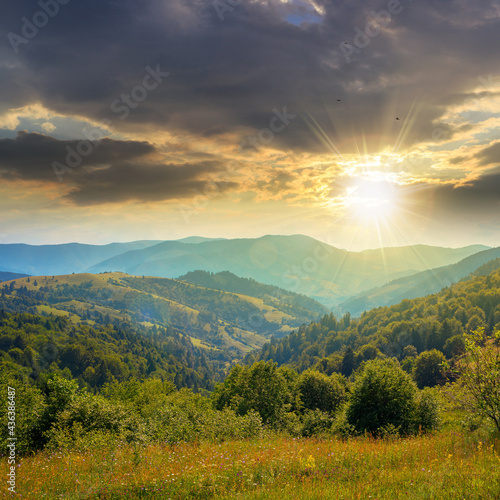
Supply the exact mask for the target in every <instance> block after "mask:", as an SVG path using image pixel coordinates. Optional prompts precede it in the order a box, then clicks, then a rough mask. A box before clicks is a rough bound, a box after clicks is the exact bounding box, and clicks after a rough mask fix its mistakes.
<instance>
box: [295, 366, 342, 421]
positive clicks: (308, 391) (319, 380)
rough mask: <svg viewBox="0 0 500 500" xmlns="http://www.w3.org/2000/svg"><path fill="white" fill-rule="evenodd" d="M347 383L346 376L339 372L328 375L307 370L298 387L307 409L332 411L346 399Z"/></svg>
mask: <svg viewBox="0 0 500 500" xmlns="http://www.w3.org/2000/svg"><path fill="white" fill-rule="evenodd" d="M345 385H346V384H345V379H344V377H343V376H342V375H339V374H337V373H336V374H334V375H332V376H331V377H328V376H326V375H324V374H323V373H320V372H317V371H313V370H307V371H305V372H304V373H302V375H301V376H300V379H299V386H298V388H299V391H300V397H301V400H302V404H303V406H304V408H305V409H307V410H316V409H317V410H321V411H322V412H330V413H331V412H335V411H336V410H337V408H338V407H339V406H340V405H341V404H342V403H343V402H344V401H345V398H346V389H345Z"/></svg>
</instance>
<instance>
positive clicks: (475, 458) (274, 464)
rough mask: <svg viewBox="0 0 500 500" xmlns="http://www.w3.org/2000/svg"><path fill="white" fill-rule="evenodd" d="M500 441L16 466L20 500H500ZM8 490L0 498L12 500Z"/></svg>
mask: <svg viewBox="0 0 500 500" xmlns="http://www.w3.org/2000/svg"><path fill="white" fill-rule="evenodd" d="M499 453H500V440H499V439H491V438H490V439H484V438H483V439H482V440H481V437H480V436H477V435H464V434H459V433H457V432H454V431H446V432H441V433H438V434H435V435H432V436H420V437H416V438H412V439H401V440H394V441H382V440H373V439H369V438H354V439H350V440H349V441H341V440H331V439H324V440H321V439H293V438H285V437H278V438H273V439H271V438H265V439H260V440H251V441H236V442H224V443H221V444H210V443H199V444H177V445H173V446H160V445H149V446H147V447H137V446H133V445H123V446H100V447H95V448H94V449H92V450H91V451H86V452H80V453H78V452H64V453H63V452H55V453H40V454H38V455H36V456H32V457H27V458H24V459H22V460H21V462H20V467H18V472H17V496H19V498H23V499H44V498H46V499H57V498H64V499H86V500H91V499H92V500H94V499H95V500H97V499H116V500H118V499H120V500H121V499H135V498H141V499H162V500H166V499H172V500H173V499H179V500H180V499H207V498H221V499H222V498H227V499H245V500H246V499H261V500H273V499H276V500H278V499H279V500H283V499H294V500H295V499H304V500H305V499H308V500H310V499H373V500H376V499H377V500H385V499H457V500H458V499H460V500H462V499H465V500H472V499H499V498H500V456H499ZM11 495H12V494H10V493H9V492H8V491H7V489H6V486H5V485H4V486H3V487H2V498H9V497H10V496H11Z"/></svg>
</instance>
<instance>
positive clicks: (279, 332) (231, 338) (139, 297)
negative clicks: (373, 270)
mask: <svg viewBox="0 0 500 500" xmlns="http://www.w3.org/2000/svg"><path fill="white" fill-rule="evenodd" d="M253 286H254V288H255V289H257V290H258V289H259V284H258V283H254V284H253ZM0 290H1V297H0V307H3V308H4V309H5V310H6V311H9V312H29V313H34V314H42V313H46V314H57V315H64V316H65V317H67V318H69V319H70V320H71V321H73V322H75V323H79V322H82V321H83V322H87V323H88V324H90V325H94V324H104V325H105V324H107V323H109V322H110V321H116V320H118V321H125V322H128V323H132V324H139V325H142V326H146V327H153V326H154V325H155V324H156V325H159V326H163V327H170V328H174V329H175V330H176V331H178V332H181V333H183V334H186V335H189V336H190V337H191V339H192V341H193V343H194V344H196V345H199V346H201V347H203V346H204V347H205V348H207V349H215V350H219V351H221V353H223V354H225V355H228V356H229V357H228V358H227V359H234V358H238V357H240V356H241V355H242V354H244V353H246V352H249V351H250V350H252V349H255V348H259V347H260V346H262V345H263V344H264V343H265V342H266V341H267V339H269V338H270V337H271V336H272V335H274V336H277V337H281V336H284V335H286V334H288V333H289V332H290V331H291V330H292V329H293V328H296V327H298V326H300V325H301V324H303V323H306V322H310V321H312V320H315V319H316V318H318V317H319V315H320V313H324V309H323V308H322V307H321V305H320V304H317V303H315V302H314V301H312V300H311V299H307V298H304V299H305V304H304V305H303V306H302V307H293V306H291V305H290V304H288V303H287V302H286V301H284V300H280V298H279V297H277V296H270V295H266V294H265V293H263V292H262V293H261V295H262V297H261V298H257V297H254V296H247V295H244V294H241V293H234V292H225V291H222V290H213V289H210V288H206V287H203V286H200V285H196V284H192V283H187V282H182V281H178V280H173V279H167V278H151V277H148V278H145V277H135V276H129V275H126V274H123V273H105V274H100V275H93V274H74V275H63V276H38V277H31V278H22V279H16V280H15V281H11V282H7V283H4V284H3V287H1V288H0ZM284 293H285V295H286V297H294V294H291V293H288V294H286V292H284ZM301 300H302V299H301V298H300V297H299V296H295V302H296V303H297V304H300V302H301ZM308 304H313V305H314V306H315V310H309V309H308V308H307V305H308Z"/></svg>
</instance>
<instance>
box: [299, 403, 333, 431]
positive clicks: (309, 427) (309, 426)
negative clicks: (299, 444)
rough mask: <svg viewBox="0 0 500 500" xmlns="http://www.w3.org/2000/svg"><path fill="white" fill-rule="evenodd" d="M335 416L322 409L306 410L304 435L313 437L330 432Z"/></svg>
mask: <svg viewBox="0 0 500 500" xmlns="http://www.w3.org/2000/svg"><path fill="white" fill-rule="evenodd" d="M333 422H334V417H332V415H331V414H330V413H328V412H324V411H321V410H318V409H316V410H306V411H305V413H304V416H303V418H302V432H301V434H302V436H303V437H311V436H316V435H321V434H330V433H331V431H332V425H333Z"/></svg>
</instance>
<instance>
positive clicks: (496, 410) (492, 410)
mask: <svg viewBox="0 0 500 500" xmlns="http://www.w3.org/2000/svg"><path fill="white" fill-rule="evenodd" d="M499 340H500V331H499V330H497V331H495V332H494V334H493V338H486V339H485V338H484V329H479V330H475V331H473V332H471V333H470V334H466V335H465V355H464V357H463V358H462V359H461V360H460V362H459V363H458V372H459V374H460V384H461V385H462V386H463V387H464V388H465V390H466V392H467V394H468V395H469V397H470V401H469V402H468V403H469V404H468V406H469V408H470V410H472V411H473V412H474V413H479V414H480V415H482V416H484V417H487V418H489V419H491V420H492V421H493V422H494V424H495V425H496V428H497V429H498V430H499V431H500V346H499V345H498V341H499Z"/></svg>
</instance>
